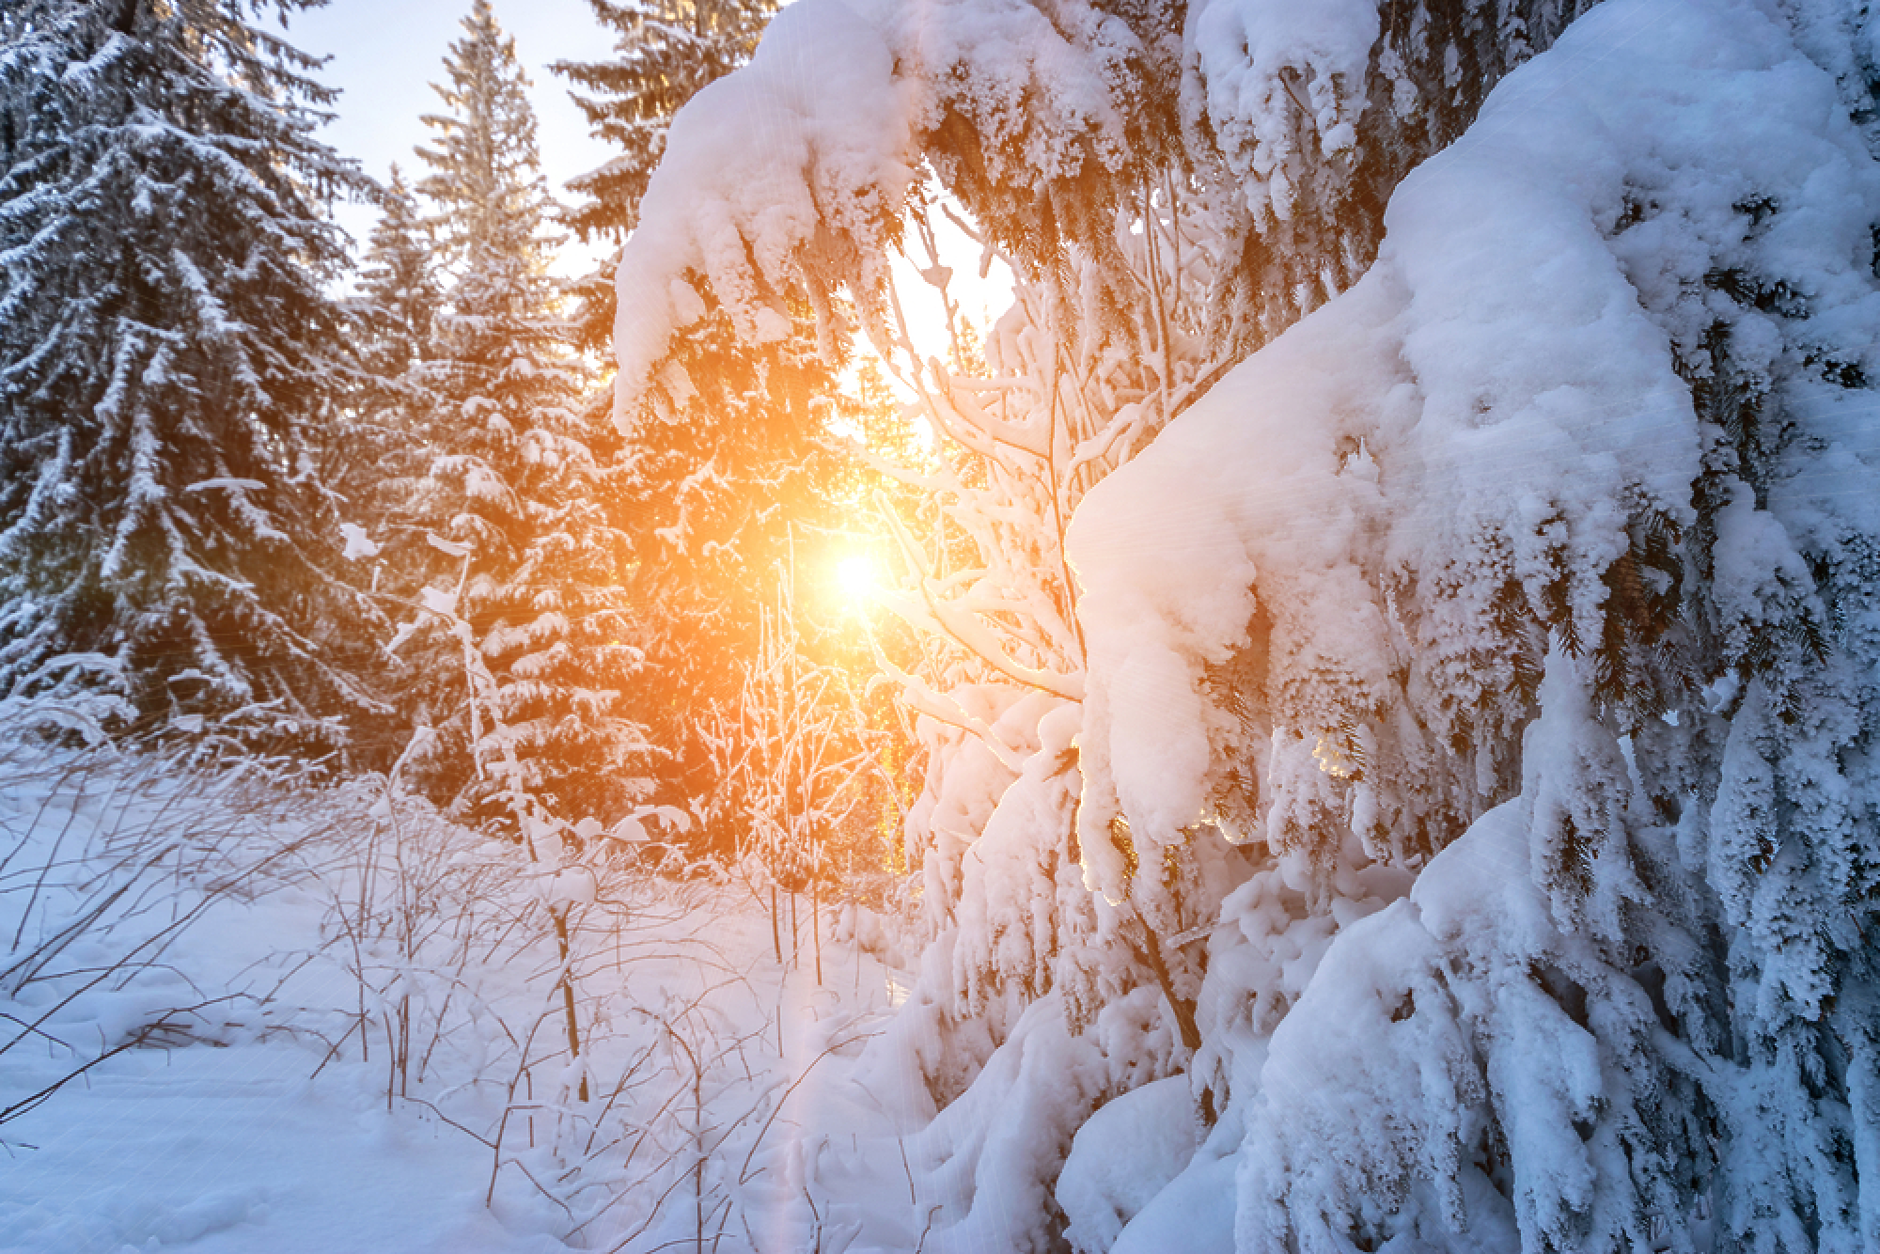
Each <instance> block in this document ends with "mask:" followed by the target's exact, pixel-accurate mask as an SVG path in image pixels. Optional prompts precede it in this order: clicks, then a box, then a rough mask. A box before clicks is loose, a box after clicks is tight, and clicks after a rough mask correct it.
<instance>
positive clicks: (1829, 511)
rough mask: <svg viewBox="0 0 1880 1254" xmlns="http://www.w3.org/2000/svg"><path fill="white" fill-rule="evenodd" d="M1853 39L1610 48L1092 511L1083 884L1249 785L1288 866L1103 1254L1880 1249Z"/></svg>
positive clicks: (1609, 25)
mask: <svg viewBox="0 0 1880 1254" xmlns="http://www.w3.org/2000/svg"><path fill="white" fill-rule="evenodd" d="M1869 22H1870V19H1869V18H1868V17H1867V16H1866V15H1865V14H1864V12H1862V11H1860V10H1858V9H1854V8H1842V7H1840V6H1838V5H1835V4H1830V3H1824V4H1820V5H1799V6H1795V7H1794V8H1792V9H1786V10H1778V9H1773V8H1764V7H1761V6H1757V5H1753V4H1738V3H1730V2H1729V0H1716V2H1715V3H1703V4H1680V3H1665V2H1659V0H1612V3H1610V4H1608V5H1604V6H1602V7H1601V8H1600V9H1599V10H1598V11H1596V12H1594V13H1592V14H1590V15H1588V16H1587V17H1586V18H1585V19H1583V20H1582V21H1581V23H1579V24H1577V25H1576V26H1575V27H1574V28H1573V29H1572V30H1570V31H1569V32H1568V33H1567V35H1566V36H1565V37H1563V39H1562V40H1561V42H1560V43H1559V45H1558V46H1557V47H1555V48H1554V49H1553V50H1552V51H1551V52H1550V53H1548V54H1547V55H1546V56H1544V57H1541V58H1539V59H1537V60H1536V61H1535V62H1534V63H1533V64H1532V65H1531V66H1529V67H1526V68H1525V69H1523V70H1522V71H1520V72H1519V73H1517V74H1515V75H1513V76H1511V77H1510V78H1509V80H1508V81H1507V82H1506V83H1504V84H1503V85H1502V86H1501V87H1499V88H1498V89H1497V90H1496V92H1495V93H1494V95H1492V96H1491V97H1490V99H1489V101H1488V104H1487V106H1486V107H1485V108H1484V110H1483V112H1482V115H1481V117H1480V118H1479V119H1478V121H1477V123H1476V124H1475V126H1474V127H1473V128H1472V129H1471V130H1470V131H1469V132H1468V133H1467V134H1465V136H1464V137H1463V138H1462V139H1461V140H1460V141H1459V142H1458V143H1457V144H1456V145H1455V146H1454V147H1453V148H1452V149H1451V150H1450V151H1448V152H1446V153H1444V154H1442V155H1441V156H1439V157H1437V158H1434V159H1432V160H1431V161H1429V162H1428V163H1427V164H1426V165H1425V166H1424V167H1423V168H1422V169H1421V170H1420V171H1419V172H1418V174H1417V177H1416V178H1415V179H1414V180H1412V181H1411V182H1410V183H1407V184H1406V185H1405V187H1404V188H1402V189H1400V191H1399V192H1398V194H1397V195H1396V196H1395V197H1394V198H1393V201H1392V203H1391V206H1390V209H1389V211H1388V214H1387V216H1386V222H1387V224H1388V233H1387V235H1386V236H1385V239H1384V242H1383V247H1382V251H1381V253H1380V255H1379V258H1378V260H1377V263H1376V264H1375V266H1374V267H1373V268H1372V269H1371V271H1370V272H1369V273H1368V274H1367V275H1366V276H1365V278H1364V279H1363V281H1362V282H1360V283H1359V284H1358V285H1357V286H1356V287H1355V288H1354V290H1352V291H1351V292H1349V293H1348V294H1346V295H1344V296H1342V297H1341V298H1339V299H1338V300H1337V301H1336V302H1334V303H1333V304H1332V305H1331V306H1330V307H1329V308H1327V309H1326V310H1324V311H1323V313H1322V314H1321V315H1319V316H1317V317H1314V318H1313V319H1310V320H1308V321H1306V322H1305V323H1303V324H1301V325H1299V326H1298V327H1296V328H1294V329H1293V330H1292V331H1290V332H1288V333H1287V334H1285V335H1283V336H1282V337H1281V338H1280V339H1279V340H1277V341H1276V342H1275V343H1273V344H1272V345H1270V346H1269V347H1268V348H1266V349H1264V350H1263V351H1261V352H1260V353H1258V354H1256V355H1255V356H1254V357H1253V358H1252V359H1251V360H1250V361H1248V362H1247V363H1246V364H1245V365H1243V366H1242V367H1240V368H1239V369H1238V370H1237V371H1236V372H1234V373H1233V374H1231V375H1230V376H1228V378H1227V379H1225V380H1224V381H1223V382H1222V383H1221V384H1220V385H1219V386H1218V387H1216V388H1215V389H1214V390H1213V391H1212V392H1210V393H1209V394H1208V396H1207V397H1205V398H1204V399H1203V400H1202V401H1200V402H1199V403H1197V405H1196V406H1195V407H1194V409H1193V410H1192V411H1191V412H1190V413H1189V414H1187V415H1185V416H1184V417H1183V418H1181V419H1179V420H1177V421H1176V422H1175V423H1174V424H1172V425H1171V426H1170V428H1169V429H1168V430H1167V431H1166V432H1165V433H1164V435H1163V437H1162V438H1161V439H1160V440H1159V441H1158V442H1157V444H1156V445H1155V446H1154V447H1153V448H1152V449H1151V450H1150V451H1149V452H1148V453H1147V454H1145V455H1144V456H1143V457H1142V458H1140V459H1138V460H1137V461H1136V462H1135V463H1133V464H1132V465H1131V466H1130V467H1129V468H1127V469H1126V470H1124V471H1123V472H1121V473H1120V474H1119V475H1117V476H1116V477H1114V478H1113V479H1111V480H1109V481H1108V482H1106V483H1105V484H1103V485H1102V486H1100V487H1099V488H1098V489H1096V491H1095V492H1094V493H1093V494H1092V496H1091V497H1090V499H1089V501H1088V502H1087V503H1086V507H1085V509H1084V510H1083V511H1082V512H1081V513H1080V515H1079V518H1078V520H1077V522H1076V524H1075V526H1074V527H1073V534H1072V537H1071V552H1072V557H1073V560H1075V561H1076V562H1077V563H1078V567H1079V569H1080V571H1081V572H1082V573H1083V574H1084V577H1085V579H1086V583H1087V593H1086V599H1085V601H1084V603H1083V608H1084V611H1085V625H1086V629H1087V635H1088V639H1089V641H1090V647H1091V680H1092V682H1091V692H1090V695H1089V699H1088V701H1087V704H1086V719H1085V725H1084V731H1085V740H1084V759H1083V765H1084V769H1085V776H1086V793H1085V799H1084V807H1083V811H1082V813H1081V816H1080V819H1081V822H1080V831H1081V832H1083V833H1084V834H1085V836H1086V838H1087V844H1086V852H1087V856H1089V857H1090V860H1091V863H1092V870H1093V872H1094V875H1095V877H1096V878H1097V879H1098V880H1099V882H1105V881H1106V880H1107V882H1108V883H1110V884H1112V885H1114V884H1117V883H1118V882H1120V881H1121V879H1122V877H1123V876H1124V875H1126V874H1127V870H1128V867H1127V860H1126V857H1125V851H1122V850H1117V849H1108V848H1105V846H1104V844H1103V835H1104V833H1105V831H1106V830H1107V828H1108V823H1107V821H1106V820H1107V818H1108V816H1109V815H1112V814H1116V813H1119V812H1120V813H1122V814H1124V815H1126V816H1127V818H1128V822H1129V826H1130V830H1131V832H1132V833H1133V834H1135V835H1138V836H1143V835H1149V834H1153V833H1162V834H1163V836H1162V837H1161V839H1162V840H1167V841H1177V842H1179V841H1186V840H1190V839H1192V838H1193V837H1192V835H1191V834H1190V833H1189V832H1187V831H1186V830H1184V826H1185V824H1187V823H1188V822H1189V821H1190V816H1192V815H1194V814H1196V813H1203V814H1206V813H1210V812H1211V811H1214V810H1215V809H1216V806H1217V800H1216V799H1217V798H1218V797H1219V796H1220V795H1221V793H1222V791H1223V789H1224V787H1225V785H1226V782H1227V781H1228V780H1229V778H1230V777H1244V776H1245V775H1246V773H1247V772H1248V769H1249V767H1252V768H1254V769H1255V770H1258V771H1259V772H1260V773H1259V776H1258V781H1259V784H1260V793H1259V807H1258V810H1257V811H1256V814H1257V816H1258V817H1260V818H1261V819H1262V822H1261V824H1260V826H1259V827H1258V828H1256V834H1257V835H1259V836H1262V837H1263V838H1264V843H1265V844H1266V845H1267V846H1268V848H1269V849H1270V850H1271V851H1273V852H1274V853H1276V854H1278V855H1280V857H1279V862H1278V864H1277V865H1276V867H1275V872H1274V874H1272V875H1270V876H1256V878H1255V880H1254V881H1251V882H1250V884H1249V885H1248V887H1247V888H1246V889H1243V890H1242V891H1241V892H1240V893H1237V894H1236V895H1235V897H1234V898H1233V899H1231V900H1230V902H1229V904H1228V908H1227V909H1226V910H1225V911H1224V912H1223V914H1224V921H1225V922H1227V923H1230V924H1232V925H1233V926H1232V927H1230V928H1228V929H1227V930H1224V931H1223V932H1222V933H1220V934H1219V935H1217V936H1216V937H1215V938H1214V940H1213V941H1212V942H1211V950H1212V962H1211V965H1210V969H1209V975H1208V981H1207V986H1206V987H1204V991H1203V1019H1204V1022H1206V1024H1207V1026H1208V1035H1209V1037H1210V1041H1209V1044H1208V1047H1207V1049H1206V1051H1205V1054H1204V1057H1203V1059H1202V1060H1201V1065H1200V1066H1198V1068H1197V1072H1198V1078H1202V1079H1206V1080H1209V1082H1211V1083H1215V1084H1217V1085H1218V1091H1219V1092H1221V1093H1222V1094H1223V1095H1224V1097H1225V1102H1224V1105H1225V1108H1226V1112H1227V1113H1226V1117H1225V1118H1224V1119H1223V1120H1222V1121H1221V1123H1220V1125H1219V1126H1218V1127H1217V1129H1216V1133H1215V1136H1214V1138H1213V1139H1212V1140H1211V1141H1210V1142H1209V1143H1208V1144H1207V1145H1206V1146H1204V1148H1203V1150H1202V1152H1201V1153H1199V1154H1197V1155H1196V1157H1195V1159H1194V1161H1193V1163H1192V1164H1191V1165H1190V1167H1189V1168H1188V1169H1187V1174H1186V1176H1185V1177H1184V1178H1183V1179H1182V1180H1180V1181H1178V1182H1177V1183H1175V1184H1172V1185H1171V1187H1170V1188H1169V1190H1168V1192H1167V1194H1166V1197H1165V1200H1164V1201H1162V1202H1157V1203H1150V1206H1149V1208H1148V1209H1145V1210H1144V1211H1143V1212H1142V1213H1141V1214H1140V1215H1139V1216H1138V1217H1137V1220H1136V1222H1135V1225H1134V1228H1133V1232H1132V1231H1131V1230H1125V1231H1124V1233H1123V1234H1122V1236H1121V1237H1120V1239H1118V1241H1117V1243H1116V1246H1115V1248H1117V1249H1119V1250H1121V1249H1125V1248H1136V1249H1148V1248H1156V1242H1157V1240H1158V1239H1166V1237H1167V1234H1169V1233H1170V1232H1173V1231H1178V1230H1179V1231H1184V1232H1186V1231H1190V1230H1192V1223H1193V1216H1192V1212H1191V1211H1189V1210H1187V1209H1186V1207H1187V1205H1189V1204H1192V1201H1193V1199H1194V1198H1195V1197H1196V1196H1197V1193H1196V1190H1197V1189H1199V1188H1201V1187H1203V1186H1204V1183H1205V1182H1206V1181H1209V1180H1211V1181H1213V1182H1214V1183H1215V1185H1217V1186H1218V1185H1219V1184H1221V1183H1223V1182H1224V1181H1225V1180H1226V1179H1227V1178H1230V1177H1231V1178H1233V1179H1234V1180H1236V1181H1237V1184H1238V1207H1237V1214H1236V1215H1235V1216H1234V1217H1233V1222H1232V1223H1231V1224H1226V1223H1222V1224H1220V1225H1219V1227H1220V1228H1221V1230H1222V1231H1226V1230H1227V1229H1229V1228H1231V1229H1232V1230H1233V1232H1234V1236H1235V1240H1236V1244H1237V1248H1240V1249H1257V1250H1266V1249H1299V1250H1319V1249H1350V1248H1374V1249H1375V1248H1401V1249H1483V1250H1488V1249H1508V1248H1516V1247H1518V1248H1521V1249H1523V1250H1569V1249H1571V1250H1600V1251H1605V1250H1614V1249H1638V1248H1663V1249H1705V1250H1708V1249H1757V1250H1772V1251H1773V1250H1784V1251H1802V1250H1856V1249H1868V1248H1873V1247H1874V1245H1875V1243H1876V1241H1880V1206H1876V1205H1875V1202H1874V1198H1875V1196H1876V1194H1875V1189H1874V1180H1875V1178H1876V1177H1875V1173H1876V1171H1880V1152H1876V1143H1875V1138H1874V1131H1873V1130H1874V1128H1875V1127H1876V1126H1877V1125H1876V1124H1875V1123H1874V1121H1873V1116H1874V1107H1873V1096H1872V1094H1873V1092H1874V1088H1873V1083H1874V1077H1875V1075H1876V1074H1877V1073H1880V1072H1877V1071H1876V1068H1877V1067H1880V1056H1877V1055H1876V1054H1875V1051H1874V1032H1873V1026H1872V1025H1873V1022H1874V1019H1873V1014H1874V1005H1875V1002H1874V983H1873V981H1874V974H1875V973H1874V969H1873V967H1874V959H1873V952H1874V950H1873V942H1872V936H1873V929H1874V926H1875V923H1876V918H1875V915H1876V911H1877V910H1880V895H1877V894H1876V891H1875V889H1876V884H1877V883H1880V836H1876V817H1877V813H1876V810H1877V803H1880V789H1876V783H1877V782H1880V781H1876V779H1875V776H1874V774H1873V771H1872V766H1871V761H1872V745H1873V737H1874V735H1875V734H1876V730H1880V704H1877V703H1876V697H1877V696H1880V691H1877V690H1876V686H1875V680H1874V676H1875V674H1876V663H1877V662H1880V635H1876V633H1875V631H1874V622H1873V608H1874V587H1875V585H1874V575H1875V567H1874V564H1873V556H1872V555H1873V554H1874V552H1875V551H1876V542H1877V541H1880V517H1876V515H1875V514H1874V512H1873V509H1872V507H1871V505H1870V502H1871V501H1873V500H1875V499H1876V492H1877V491H1880V465H1877V464H1876V462H1875V458H1874V445H1873V440H1872V436H1871V412H1872V406H1873V390H1874V388H1873V380H1874V378H1875V377H1876V376H1875V373H1874V368H1875V365H1876V358H1875V353H1874V340H1873V327H1874V326H1875V325H1876V320H1877V319H1880V281H1877V280H1876V271H1875V265H1874V238H1875V236H1874V221H1873V219H1874V210H1873V206H1874V205H1875V203H1876V200H1875V196H1876V189H1880V165H1876V163H1875V160H1874V153H1875V150H1876V148H1877V147H1880V145H1877V144H1876V142H1875V140H1876V138H1877V136H1876V135H1875V133H1874V132H1873V131H1872V130H1869V131H1868V132H1867V133H1866V134H1865V135H1863V133H1862V131H1861V130H1860V129H1859V127H1858V126H1857V125H1856V122H1855V120H1854V119H1861V118H1870V109H1871V99H1872V83H1873V79H1874V74H1873V69H1872V65H1871V62H1865V63H1863V61H1862V60H1861V59H1860V57H1859V56H1857V55H1853V54H1852V52H1851V50H1853V49H1859V48H1862V47H1869V46H1871V45H1870V43H1869V42H1868V41H1869V40H1870V39H1871V37H1872V26H1871V25H1870V24H1869ZM1837 80H1838V81H1837ZM1175 502H1182V503H1184V504H1185V508H1183V509H1181V510H1180V511H1179V512H1176V511H1172V510H1171V505H1172V504H1173V503H1175ZM1223 587H1226V588H1232V589H1235V590H1236V591H1235V592H1234V593H1233V594H1232V595H1230V596H1211V595H1207V591H1208V590H1210V589H1213V590H1218V589H1221V588H1223ZM1249 725H1250V727H1251V730H1252V731H1253V732H1255V733H1257V734H1260V735H1264V736H1265V737H1266V738H1267V740H1268V742H1269V744H1270V750H1269V753H1268V756H1267V757H1266V760H1265V763H1264V765H1262V764H1261V763H1260V762H1259V761H1258V759H1254V760H1253V761H1252V762H1249V760H1248V759H1249V755H1248V753H1247V743H1248V737H1247V736H1246V734H1245V733H1244V732H1242V731H1240V730H1238V729H1240V728H1243V727H1248V726H1249ZM1511 773H1512V778H1511ZM1498 802H1501V803H1502V804H1499V805H1497V804H1496V803H1498ZM1489 807H1494V808H1489ZM1475 815H1479V817H1474V816H1475ZM1471 818H1473V821H1472V822H1471V821H1470V820H1471ZM1465 825H1466V832H1465V830H1464V829H1465ZM1432 853H1433V854H1434V856H1433V857H1432V856H1430V855H1431V854H1432ZM1392 864H1394V865H1396V866H1400V867H1402V868H1405V869H1407V870H1411V871H1415V872H1416V873H1417V874H1416V880H1415V883H1414V887H1412V888H1411V889H1410V891H1409V893H1408V899H1407V900H1404V901H1399V902H1397V903H1395V904H1393V905H1390V906H1388V907H1387V908H1386V909H1384V910H1383V911H1381V912H1380V913H1378V914H1377V915H1376V916H1375V917H1373V918H1369V919H1365V920H1363V921H1362V922H1358V923H1355V924H1351V925H1349V926H1348V927H1347V928H1346V929H1345V930H1344V932H1343V933H1342V934H1341V935H1339V936H1338V937H1337V938H1336V939H1335V940H1333V941H1332V942H1331V943H1330V944H1329V946H1327V945H1326V944H1325V943H1324V941H1323V935H1324V931H1323V930H1321V931H1320V932H1319V933H1318V934H1317V936H1315V933H1314V930H1313V920H1314V919H1315V917H1323V914H1324V912H1325V905H1324V904H1322V903H1330V905H1331V908H1332V910H1331V912H1332V913H1334V914H1335V913H1336V912H1337V910H1338V909H1339V908H1340V907H1341V906H1342V907H1343V908H1344V909H1345V910H1347V911H1349V910H1350V906H1349V904H1348V903H1349V902H1350V900H1351V897H1352V891H1353V886H1354V885H1356V884H1357V883H1358V882H1360V881H1361V880H1362V879H1363V878H1364V877H1366V876H1371V877H1373V878H1375V877H1377V876H1378V875H1379V873H1380V870H1381V869H1382V868H1383V867H1385V866H1387V865H1392ZM1110 891H1116V890H1115V888H1111V890H1110ZM1289 965H1290V966H1291V967H1292V968H1293V970H1291V971H1288V970H1286V969H1285V968H1286V967H1287V966H1289ZM1412 1060H1414V1061H1412ZM1223 1164H1230V1166H1229V1167H1228V1168H1227V1169H1226V1170H1225V1174H1224V1173H1223ZM1183 1198H1186V1199H1187V1203H1186V1204H1184V1203H1182V1202H1181V1201H1180V1199H1183ZM1151 1212H1154V1213H1151ZM1178 1212H1179V1213H1178ZM1178 1224H1179V1225H1182V1226H1181V1227H1179V1228H1178V1227H1175V1226H1174V1225H1178ZM1158 1234H1160V1237H1158Z"/></svg>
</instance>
